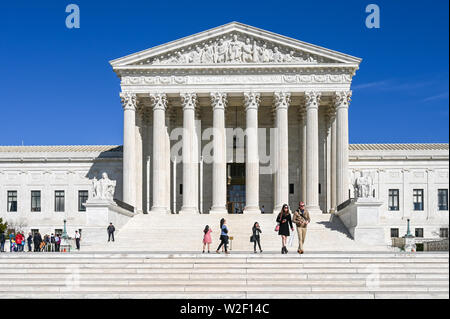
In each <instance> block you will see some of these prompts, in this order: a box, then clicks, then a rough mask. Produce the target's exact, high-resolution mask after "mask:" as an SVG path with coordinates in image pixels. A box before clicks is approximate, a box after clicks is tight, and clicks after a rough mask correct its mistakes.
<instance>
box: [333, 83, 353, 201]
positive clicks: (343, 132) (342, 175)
mask: <svg viewBox="0 0 450 319" xmlns="http://www.w3.org/2000/svg"><path fill="white" fill-rule="evenodd" d="M350 97H351V91H339V92H336V94H335V97H334V105H335V108H336V205H340V204H342V203H343V202H345V201H346V200H347V199H348V198H349V196H348V180H349V170H348V147H349V146H348V143H349V142H348V105H349V100H350Z"/></svg>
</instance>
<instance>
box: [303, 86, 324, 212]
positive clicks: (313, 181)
mask: <svg viewBox="0 0 450 319" xmlns="http://www.w3.org/2000/svg"><path fill="white" fill-rule="evenodd" d="M320 96H321V93H320V92H306V93H305V98H306V208H307V209H308V210H309V212H310V213H320V207H319V120H318V112H319V101H320Z"/></svg>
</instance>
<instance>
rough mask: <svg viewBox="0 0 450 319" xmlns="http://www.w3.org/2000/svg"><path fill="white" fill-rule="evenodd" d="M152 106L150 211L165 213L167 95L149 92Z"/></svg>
mask: <svg viewBox="0 0 450 319" xmlns="http://www.w3.org/2000/svg"><path fill="white" fill-rule="evenodd" d="M150 99H151V102H152V106H153V206H152V212H158V213H167V212H168V211H169V207H167V200H166V182H167V178H166V176H167V174H169V173H170V172H168V171H167V167H166V166H167V165H166V156H165V154H166V151H165V148H166V143H165V142H164V141H165V139H166V109H167V96H166V94H164V93H156V94H150Z"/></svg>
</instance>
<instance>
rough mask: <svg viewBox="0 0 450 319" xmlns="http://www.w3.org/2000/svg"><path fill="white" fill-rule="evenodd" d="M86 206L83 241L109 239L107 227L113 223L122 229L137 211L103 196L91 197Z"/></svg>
mask: <svg viewBox="0 0 450 319" xmlns="http://www.w3.org/2000/svg"><path fill="white" fill-rule="evenodd" d="M84 206H85V207H86V226H87V227H85V228H83V235H82V236H83V239H82V240H83V243H88V244H95V243H98V242H99V241H101V242H103V241H105V240H107V239H108V238H107V232H106V228H107V227H108V225H109V223H113V225H114V226H115V227H116V230H118V229H120V228H121V227H122V226H123V225H124V224H125V223H127V222H128V220H129V219H130V218H132V217H133V216H134V215H135V213H134V211H132V210H131V209H130V210H128V209H126V208H124V207H119V206H118V205H117V204H116V203H115V202H114V201H112V200H110V199H103V198H91V199H89V200H88V201H87V202H86V203H85V204H84Z"/></svg>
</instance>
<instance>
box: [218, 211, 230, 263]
mask: <svg viewBox="0 0 450 319" xmlns="http://www.w3.org/2000/svg"><path fill="white" fill-rule="evenodd" d="M226 224H227V221H226V220H225V218H222V219H221V220H220V231H221V232H220V245H219V247H217V250H216V253H218V254H220V252H219V250H220V248H222V246H223V247H224V248H225V254H229V252H228V250H227V245H228V227H227V225H226Z"/></svg>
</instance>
